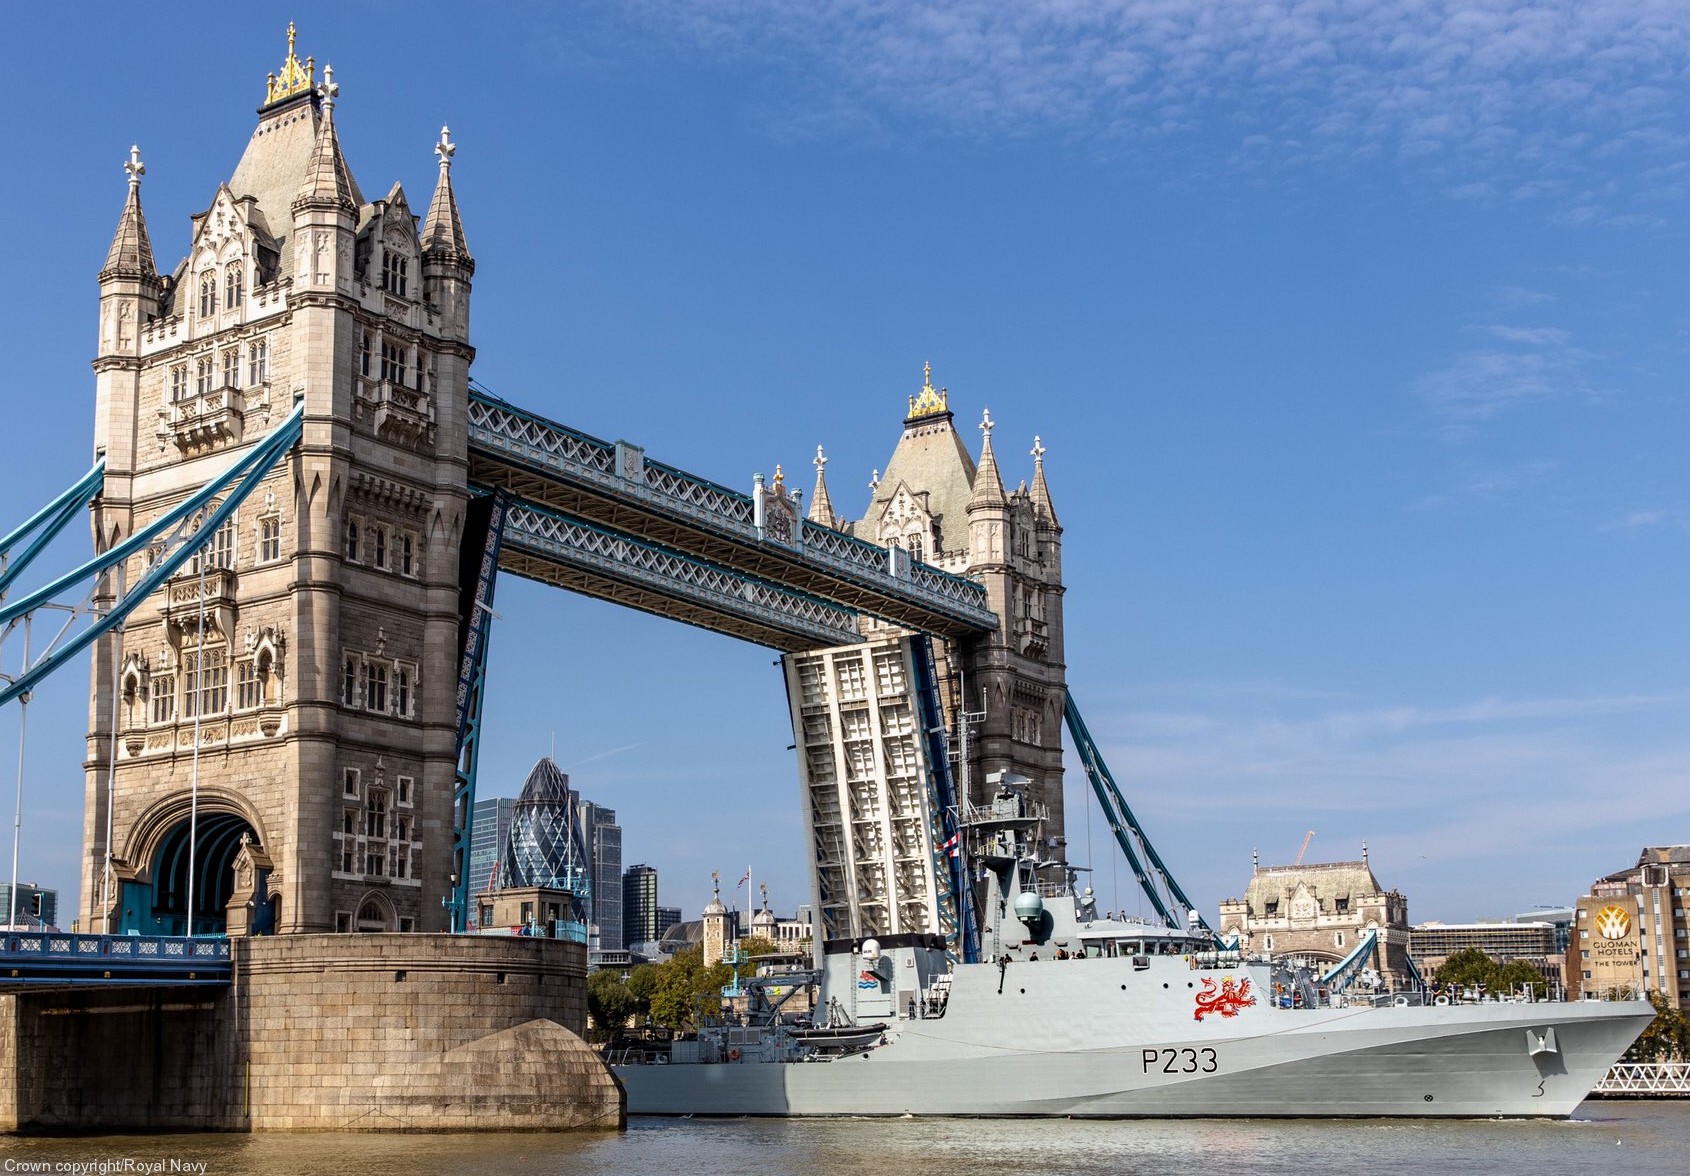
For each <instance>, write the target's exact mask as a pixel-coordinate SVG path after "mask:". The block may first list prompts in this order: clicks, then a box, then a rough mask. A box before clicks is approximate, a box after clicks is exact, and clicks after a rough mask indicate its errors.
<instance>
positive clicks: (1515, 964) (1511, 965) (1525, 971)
mask: <svg viewBox="0 0 1690 1176" xmlns="http://www.w3.org/2000/svg"><path fill="white" fill-rule="evenodd" d="M1528 986H1529V987H1530V988H1531V991H1532V999H1533V1000H1537V999H1538V998H1540V997H1541V996H1543V994H1544V991H1545V990H1546V989H1548V987H1549V982H1548V981H1547V980H1545V979H1544V978H1543V973H1542V972H1539V971H1538V970H1537V969H1536V968H1534V967H1532V966H1531V965H1530V964H1528V963H1526V961H1524V960H1509V961H1508V962H1507V963H1506V964H1503V965H1502V966H1501V967H1499V968H1497V970H1496V975H1495V977H1494V978H1493V979H1492V980H1491V981H1490V984H1489V987H1490V990H1491V991H1492V992H1518V991H1520V989H1522V988H1525V987H1528Z"/></svg>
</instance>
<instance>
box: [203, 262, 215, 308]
mask: <svg viewBox="0 0 1690 1176" xmlns="http://www.w3.org/2000/svg"><path fill="white" fill-rule="evenodd" d="M216 313H217V272H216V271H215V270H206V271H205V272H204V273H203V274H201V275H200V317H201V318H210V317H211V316H212V315H214V314H216Z"/></svg>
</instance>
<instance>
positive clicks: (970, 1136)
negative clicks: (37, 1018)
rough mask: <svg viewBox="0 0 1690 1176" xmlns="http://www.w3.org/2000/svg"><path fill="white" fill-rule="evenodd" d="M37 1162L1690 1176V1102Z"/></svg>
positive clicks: (184, 1144)
mask: <svg viewBox="0 0 1690 1176" xmlns="http://www.w3.org/2000/svg"><path fill="white" fill-rule="evenodd" d="M38 1165H40V1166H38ZM201 1165H204V1166H203V1167H201ZM28 1171H35V1172H58V1173H65V1174H75V1173H81V1174H86V1176H117V1174H120V1173H141V1172H156V1173H160V1174H161V1176H162V1174H168V1173H172V1172H182V1171H189V1172H201V1171H203V1172H205V1173H207V1174H208V1176H244V1174H249V1173H250V1174H252V1176H260V1174H262V1176H318V1174H337V1173H345V1174H347V1176H433V1174H435V1173H442V1174H446V1173H450V1174H452V1176H460V1174H462V1176H480V1174H483V1173H485V1174H489V1176H490V1174H493V1173H499V1174H503V1173H520V1174H522V1176H586V1174H588V1173H593V1174H595V1176H596V1174H599V1173H617V1174H618V1176H620V1174H622V1173H630V1174H635V1173H647V1172H650V1173H677V1174H680V1176H717V1174H719V1173H720V1174H730V1173H731V1174H733V1176H741V1174H745V1173H750V1174H753V1176H787V1174H792V1176H855V1174H858V1173H861V1174H863V1176H869V1174H872V1176H888V1174H889V1173H907V1174H909V1176H999V1174H1000V1173H1023V1172H1036V1173H1041V1174H1044V1173H1069V1172H1075V1173H1111V1174H1115V1173H1129V1174H1130V1173H1146V1174H1155V1176H1186V1174H1192V1176H1195V1174H1200V1173H1208V1172H1217V1173H1226V1174H1227V1176H1258V1174H1260V1176H1266V1174H1269V1173H1273V1174H1279V1173H1287V1174H1290V1173H1295V1174H1296V1176H1310V1174H1312V1173H1319V1174H1322V1176H1325V1174H1327V1173H1347V1172H1359V1173H1366V1174H1367V1176H1384V1174H1389V1173H1405V1174H1406V1173H1414V1174H1416V1176H1422V1174H1431V1176H1464V1174H1466V1173H1486V1174H1490V1173H1529V1174H1531V1176H1551V1174H1554V1173H1563V1172H1565V1173H1577V1174H1578V1176H1600V1174H1604V1173H1620V1172H1623V1173H1632V1172H1638V1173H1662V1174H1666V1173H1671V1174H1673V1176H1684V1174H1685V1173H1690V1100H1686V1101H1676V1102H1675V1101H1656V1102H1618V1101H1603V1102H1587V1103H1585V1104H1584V1106H1583V1107H1581V1108H1580V1109H1579V1113H1578V1115H1577V1117H1575V1118H1574V1119H1571V1120H1569V1121H1565V1122H1541V1121H1525V1120H1479V1121H1444V1122H1438V1121H1419V1122H1392V1121H1387V1120H1377V1119H1373V1120H1334V1121H1317V1120H1290V1121H1270V1120H1260V1119H1257V1120H1196V1121H1170V1120H1151V1121H1124V1122H1095V1121H1069V1120H1030V1119H1019V1120H972V1119H812V1120H771V1119H729V1120H705V1119H636V1120H634V1122H633V1123H632V1124H631V1125H630V1126H629V1128H628V1130H627V1131H626V1132H623V1133H621V1134H617V1135H602V1134H601V1135H150V1136H100V1137H96V1138H78V1139H16V1138H0V1174H3V1173H10V1172H28Z"/></svg>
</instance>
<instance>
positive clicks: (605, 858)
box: [580, 800, 628, 951]
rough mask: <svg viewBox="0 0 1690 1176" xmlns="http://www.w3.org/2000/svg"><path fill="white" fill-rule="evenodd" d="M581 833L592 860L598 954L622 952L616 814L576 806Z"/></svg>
mask: <svg viewBox="0 0 1690 1176" xmlns="http://www.w3.org/2000/svg"><path fill="white" fill-rule="evenodd" d="M580 811H581V830H582V832H583V833H584V834H585V835H586V844H587V847H588V850H589V853H590V854H591V857H592V870H593V899H592V927H593V930H594V931H595V932H596V933H597V934H598V938H599V950H600V951H622V950H623V949H625V948H626V947H627V946H628V945H627V943H626V942H624V940H623V938H622V826H621V825H618V824H617V823H616V811H615V810H614V809H607V808H604V807H603V806H602V805H596V804H594V803H593V802H592V801H590V800H583V801H581V804H580Z"/></svg>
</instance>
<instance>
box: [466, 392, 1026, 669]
mask: <svg viewBox="0 0 1690 1176" xmlns="http://www.w3.org/2000/svg"><path fill="white" fill-rule="evenodd" d="M469 459H470V470H469V473H470V482H471V484H472V485H474V486H476V487H478V488H481V489H487V490H491V489H501V490H503V491H505V492H506V493H507V494H508V495H509V496H510V498H511V501H512V510H511V512H510V516H509V519H508V521H507V523H506V530H505V539H504V546H503V549H502V552H501V556H500V561H499V566H500V567H501V568H503V569H505V570H507V571H511V572H514V573H516V574H517V575H520V576H525V577H528V578H531V579H535V580H540V581H542V582H544V583H548V584H555V585H559V586H562V587H566V588H570V589H572V590H574V591H577V592H582V593H585V594H586V595H589V596H596V597H599V598H601V599H605V600H612V601H615V602H617V603H619V604H624V605H628V606H630V607H633V608H639V609H643V610H644V611H647V612H653V613H658V614H659V615H662V616H668V617H676V618H679V619H682V620H686V621H689V622H690V623H692V624H695V625H701V626H703V627H705V628H710V629H714V630H716V631H718V632H724V633H730V634H732V635H734V636H737V637H742V638H744V639H746V640H749V641H755V642H757V643H758V644H761V645H768V646H771V647H774V648H777V649H783V650H788V651H792V650H799V649H814V648H820V647H823V646H829V645H839V644H845V643H848V642H852V641H856V640H858V639H859V632H858V628H857V615H858V614H867V615H869V616H873V617H878V618H880V619H882V620H886V621H891V622H893V623H894V624H898V625H902V626H905V627H907V628H911V629H915V630H917V631H920V632H924V633H932V634H935V635H937V636H941V637H950V638H960V637H967V636H972V635H975V634H979V633H984V632H988V631H990V630H992V629H995V628H996V627H997V624H998V619H997V616H996V614H994V613H993V612H992V611H991V610H990V609H989V608H988V607H987V604H986V592H985V589H984V588H983V587H982V586H981V585H979V584H976V583H975V582H974V581H972V580H968V579H964V578H963V577H961V576H953V575H951V574H950V573H948V572H943V571H940V570H939V569H938V568H935V567H931V566H929V565H927V564H924V563H920V562H918V561H914V560H910V559H908V558H907V557H906V555H905V553H904V552H902V551H899V550H895V549H894V550H890V551H889V550H888V549H887V548H884V547H881V546H879V545H878V544H874V543H869V542H866V541H864V540H862V539H857V538H854V537H852V536H850V535H846V534H844V533H843V532H840V531H835V530H833V529H832V528H831V527H824V526H820V525H819V524H816V523H813V522H811V521H809V520H808V519H804V518H802V517H799V518H797V519H796V520H794V523H795V525H793V526H792V527H791V528H790V531H789V533H787V534H783V533H782V532H783V529H782V528H781V527H780V526H778V525H773V521H772V520H769V519H768V518H766V517H765V515H764V513H763V511H760V510H759V506H760V504H759V503H758V502H757V500H756V499H755V498H754V497H753V496H752V495H748V494H742V493H739V492H738V491H735V490H730V489H728V488H727V487H726V486H722V485H719V484H717V483H715V482H711V481H708V480H706V479H703V478H700V477H697V476H696V475H693V474H688V473H685V472H683V471H681V470H679V469H676V468H675V467H673V466H668V465H664V464H662V463H660V462H656V461H651V460H648V459H647V458H646V456H645V452H644V451H643V450H642V449H640V448H639V447H637V446H633V445H629V444H628V443H626V442H614V443H613V442H609V441H603V440H600V439H599V438H596V437H591V436H588V435H587V434H585V433H581V432H579V431H577V430H574V429H571V428H569V427H568V426H566V425H561V424H558V423H557V422H556V421H550V420H547V419H546V418H544V417H541V416H538V415H536V414H534V413H531V412H528V411H526V410H523V409H520V408H517V407H516V406H514V405H512V404H509V403H507V402H506V401H504V400H501V399H499V398H498V397H496V396H493V395H492V394H491V393H488V392H486V391H485V390H483V389H479V388H472V389H471V391H470V402H469ZM786 501H791V500H786ZM761 505H762V506H763V510H771V509H778V503H776V504H769V503H765V504H761Z"/></svg>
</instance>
